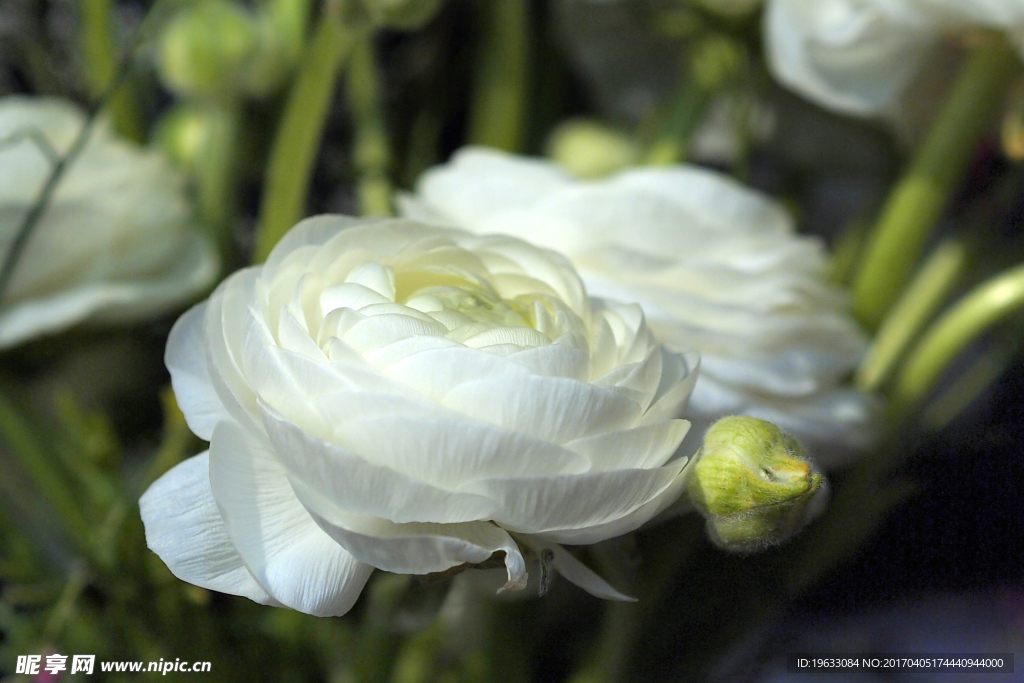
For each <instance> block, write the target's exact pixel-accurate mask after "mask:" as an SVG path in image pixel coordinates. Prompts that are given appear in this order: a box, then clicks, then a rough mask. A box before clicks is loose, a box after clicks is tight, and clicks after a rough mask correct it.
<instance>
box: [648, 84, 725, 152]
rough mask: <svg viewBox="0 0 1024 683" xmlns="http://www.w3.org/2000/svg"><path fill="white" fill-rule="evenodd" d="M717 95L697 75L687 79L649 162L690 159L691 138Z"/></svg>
mask: <svg viewBox="0 0 1024 683" xmlns="http://www.w3.org/2000/svg"><path fill="white" fill-rule="evenodd" d="M714 95H715V91H714V90H709V89H707V88H704V87H702V86H700V85H698V84H697V83H696V81H695V80H694V79H693V78H686V79H685V80H684V82H683V84H682V85H681V86H680V88H679V92H678V93H677V94H676V97H675V99H674V100H673V102H672V105H671V106H672V109H671V113H670V114H669V116H668V118H667V119H666V120H665V125H664V127H663V128H662V132H661V134H660V135H659V136H658V139H657V140H656V141H655V142H654V144H653V145H651V149H650V151H649V152H648V153H647V163H648V165H651V166H668V165H670V164H675V163H679V162H681V161H685V160H686V157H687V156H688V155H689V150H690V140H691V138H693V134H694V132H695V131H696V130H697V126H699V125H700V123H701V121H703V120H704V114H705V113H706V112H707V110H708V106H709V105H710V104H711V101H712V100H713V99H714Z"/></svg>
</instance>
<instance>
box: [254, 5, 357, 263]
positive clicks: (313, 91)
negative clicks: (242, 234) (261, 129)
mask: <svg viewBox="0 0 1024 683" xmlns="http://www.w3.org/2000/svg"><path fill="white" fill-rule="evenodd" d="M328 9H329V8H328ZM352 42H353V34H352V31H351V30H350V29H349V28H348V27H346V26H345V25H344V24H343V22H342V21H341V19H340V18H339V17H338V16H336V15H335V13H333V12H329V11H325V12H324V14H323V16H322V17H321V18H320V21H319V22H318V24H317V26H316V29H314V32H313V38H312V40H311V41H310V44H309V47H308V48H307V50H306V54H305V56H304V57H303V59H302V63H301V65H300V66H299V72H298V77H297V78H296V80H295V83H294V84H293V85H292V88H291V91H290V92H289V94H288V101H287V103H286V104H285V109H284V113H283V114H282V116H281V121H280V123H279V124H278V127H277V133H276V134H275V136H274V142H273V145H272V147H271V149H270V159H269V160H268V162H267V171H266V176H265V177H264V186H263V200H262V202H261V204H260V218H259V226H258V227H257V230H256V248H255V252H254V254H253V262H254V263H262V262H263V261H265V260H266V258H267V256H269V255H270V250H271V249H273V248H274V245H275V244H277V242H278V240H280V239H281V237H283V236H284V234H285V233H286V232H288V230H290V229H291V227H292V226H293V225H295V223H297V222H298V221H299V220H300V219H301V218H302V217H303V214H304V213H305V210H306V200H307V198H308V196H309V185H310V182H311V180H312V178H313V168H314V165H315V163H316V158H317V152H318V151H319V147H320V139H321V138H322V137H323V132H324V125H325V124H326V122H327V114H328V111H329V109H330V105H331V99H332V98H333V96H334V88H335V83H336V81H337V79H338V72H339V70H340V69H341V65H342V63H343V62H344V61H345V58H346V57H347V56H348V54H349V53H350V52H351V49H352Z"/></svg>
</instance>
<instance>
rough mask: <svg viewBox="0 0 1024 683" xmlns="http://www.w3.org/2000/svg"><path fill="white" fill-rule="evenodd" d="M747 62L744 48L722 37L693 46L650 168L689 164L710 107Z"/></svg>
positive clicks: (651, 154)
mask: <svg viewBox="0 0 1024 683" xmlns="http://www.w3.org/2000/svg"><path fill="white" fill-rule="evenodd" d="M746 61H747V57H746V53H745V50H744V49H743V47H742V46H741V45H740V44H739V43H737V42H736V41H734V40H733V39H731V38H728V37H725V36H722V35H717V34H712V35H710V36H707V37H705V38H704V39H702V40H699V41H697V42H696V43H695V44H694V45H693V47H692V48H691V49H690V51H689V54H688V55H687V58H686V61H685V66H684V69H683V76H682V79H681V82H680V84H679V87H678V88H677V89H676V95H675V99H674V100H673V101H672V104H671V109H670V112H669V115H668V117H667V118H666V119H665V122H664V124H663V125H662V130H661V133H660V135H659V137H658V139H657V140H656V141H655V143H654V144H653V145H652V146H651V149H650V151H649V152H648V155H647V163H648V164H650V165H652V166H666V165H669V164H675V163H678V162H681V161H685V160H686V157H687V156H688V155H689V153H690V143H691V141H692V139H693V135H694V133H696V132H697V128H698V127H699V126H700V124H701V123H702V122H703V121H704V116H705V114H706V113H707V111H708V107H710V106H711V103H712V102H713V101H714V99H715V97H716V96H717V95H718V94H719V93H720V92H722V90H723V89H724V88H726V87H727V86H729V85H730V84H731V83H733V82H734V81H735V79H736V78H737V76H739V75H740V74H741V73H742V71H743V69H744V67H745V64H746Z"/></svg>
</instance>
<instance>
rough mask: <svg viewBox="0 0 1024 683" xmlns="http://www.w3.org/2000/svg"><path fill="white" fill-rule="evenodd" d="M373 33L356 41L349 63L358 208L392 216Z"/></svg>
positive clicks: (369, 213) (387, 147) (370, 213)
mask: <svg viewBox="0 0 1024 683" xmlns="http://www.w3.org/2000/svg"><path fill="white" fill-rule="evenodd" d="M372 38H373V36H372V35H370V34H364V35H362V36H360V37H359V39H358V40H356V41H355V46H354V47H353V48H352V59H351V61H350V62H349V66H348V74H347V75H348V79H347V81H346V82H347V85H348V93H347V94H348V102H349V107H350V108H351V110H352V122H353V125H354V126H355V149H354V150H353V153H352V156H353V160H354V162H355V167H356V172H357V173H358V174H359V181H358V185H357V193H358V196H359V210H360V212H361V213H362V214H363V215H364V216H390V215H392V213H393V212H392V209H391V180H390V178H389V177H388V167H389V166H390V164H391V149H390V145H389V144H388V134H387V128H386V126H385V124H384V111H383V109H382V107H381V103H380V83H379V80H380V77H379V75H378V73H377V64H376V62H375V60H374V56H373V39H372Z"/></svg>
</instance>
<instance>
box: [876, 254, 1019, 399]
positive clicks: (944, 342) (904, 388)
mask: <svg viewBox="0 0 1024 683" xmlns="http://www.w3.org/2000/svg"><path fill="white" fill-rule="evenodd" d="M1022 309H1024V265H1022V266H1017V267H1015V268H1012V269H1010V270H1008V271H1006V272H1004V273H1003V274H1001V275H998V276H996V277H994V278H992V279H990V280H988V281H987V282H985V283H983V284H981V285H979V286H978V287H977V288H975V289H974V291H972V292H971V293H970V294H968V295H967V296H966V297H964V298H963V299H962V300H961V301H960V302H959V303H957V304H956V305H955V306H953V308H951V309H950V310H949V311H948V312H947V313H946V314H945V315H943V316H942V317H941V318H939V320H938V321H936V322H935V323H934V324H933V325H932V326H931V328H929V330H928V331H927V332H926V333H925V336H924V338H923V339H922V340H921V341H920V343H918V345H917V347H916V348H915V349H914V350H913V351H912V352H911V353H910V355H909V356H908V358H909V360H908V362H907V363H906V365H905V366H904V367H903V371H902V372H901V373H900V375H899V376H898V377H897V379H896V384H895V387H894V390H893V396H892V400H893V405H894V408H896V409H897V410H905V409H907V408H909V407H912V406H914V405H917V404H918V403H919V402H920V401H921V400H922V399H924V397H925V396H926V395H927V394H928V392H929V391H930V390H931V389H932V388H933V386H934V385H935V382H936V380H938V379H939V377H940V376H941V375H942V373H943V372H944V371H945V370H946V369H947V368H948V367H949V364H950V362H952V361H953V360H954V359H955V358H956V357H957V356H958V355H959V354H960V353H961V352H962V351H963V350H964V349H965V348H966V347H967V346H968V345H969V344H971V343H972V342H973V341H975V340H976V339H978V338H979V337H980V336H981V335H982V334H984V333H986V332H987V331H989V330H990V329H991V328H992V327H994V326H995V325H997V324H999V323H1001V322H1003V321H1004V320H1006V319H1007V318H1008V317H1009V316H1011V315H1013V314H1014V313H1017V312H1019V311H1021V310H1022Z"/></svg>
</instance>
